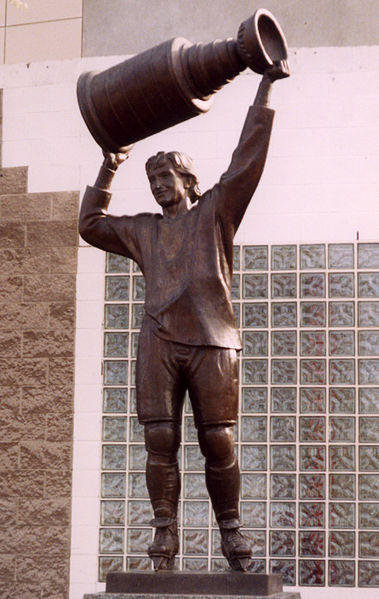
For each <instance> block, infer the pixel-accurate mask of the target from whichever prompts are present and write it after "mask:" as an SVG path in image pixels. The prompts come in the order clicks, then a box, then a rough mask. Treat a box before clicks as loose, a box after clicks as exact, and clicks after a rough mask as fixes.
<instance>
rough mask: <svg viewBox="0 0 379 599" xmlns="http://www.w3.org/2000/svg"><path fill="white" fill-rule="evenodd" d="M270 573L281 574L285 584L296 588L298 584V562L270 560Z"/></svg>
mask: <svg viewBox="0 0 379 599" xmlns="http://www.w3.org/2000/svg"><path fill="white" fill-rule="evenodd" d="M270 573H271V574H280V576H281V577H282V580H283V584H284V585H286V586H294V585H295V584H296V562H295V560H291V559H272V560H270Z"/></svg>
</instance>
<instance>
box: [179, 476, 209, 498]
mask: <svg viewBox="0 0 379 599" xmlns="http://www.w3.org/2000/svg"><path fill="white" fill-rule="evenodd" d="M184 497H185V498H186V499H204V498H208V491H207V489H206V486H205V478H204V474H184Z"/></svg>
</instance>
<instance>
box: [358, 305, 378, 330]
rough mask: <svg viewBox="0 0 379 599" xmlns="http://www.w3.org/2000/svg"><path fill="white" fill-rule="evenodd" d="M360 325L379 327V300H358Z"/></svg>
mask: <svg viewBox="0 0 379 599" xmlns="http://www.w3.org/2000/svg"><path fill="white" fill-rule="evenodd" d="M358 326H360V327H379V302H358Z"/></svg>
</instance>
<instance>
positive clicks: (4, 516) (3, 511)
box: [0, 497, 18, 578]
mask: <svg viewBox="0 0 379 599" xmlns="http://www.w3.org/2000/svg"><path fill="white" fill-rule="evenodd" d="M17 506H18V500H17V499H9V498H6V497H0V522H1V527H2V528H10V527H11V526H15V525H16V522H17V509H18V508H17ZM0 564H1V557H0ZM0 578H1V577H0Z"/></svg>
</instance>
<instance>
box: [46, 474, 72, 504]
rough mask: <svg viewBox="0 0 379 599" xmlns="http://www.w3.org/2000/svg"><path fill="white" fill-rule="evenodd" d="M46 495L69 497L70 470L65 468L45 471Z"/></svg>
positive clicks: (70, 491)
mask: <svg viewBox="0 0 379 599" xmlns="http://www.w3.org/2000/svg"><path fill="white" fill-rule="evenodd" d="M45 480H46V482H45V496H46V497H71V493H72V472H71V470H70V469H68V468H66V469H65V470H47V471H46V472H45Z"/></svg>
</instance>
